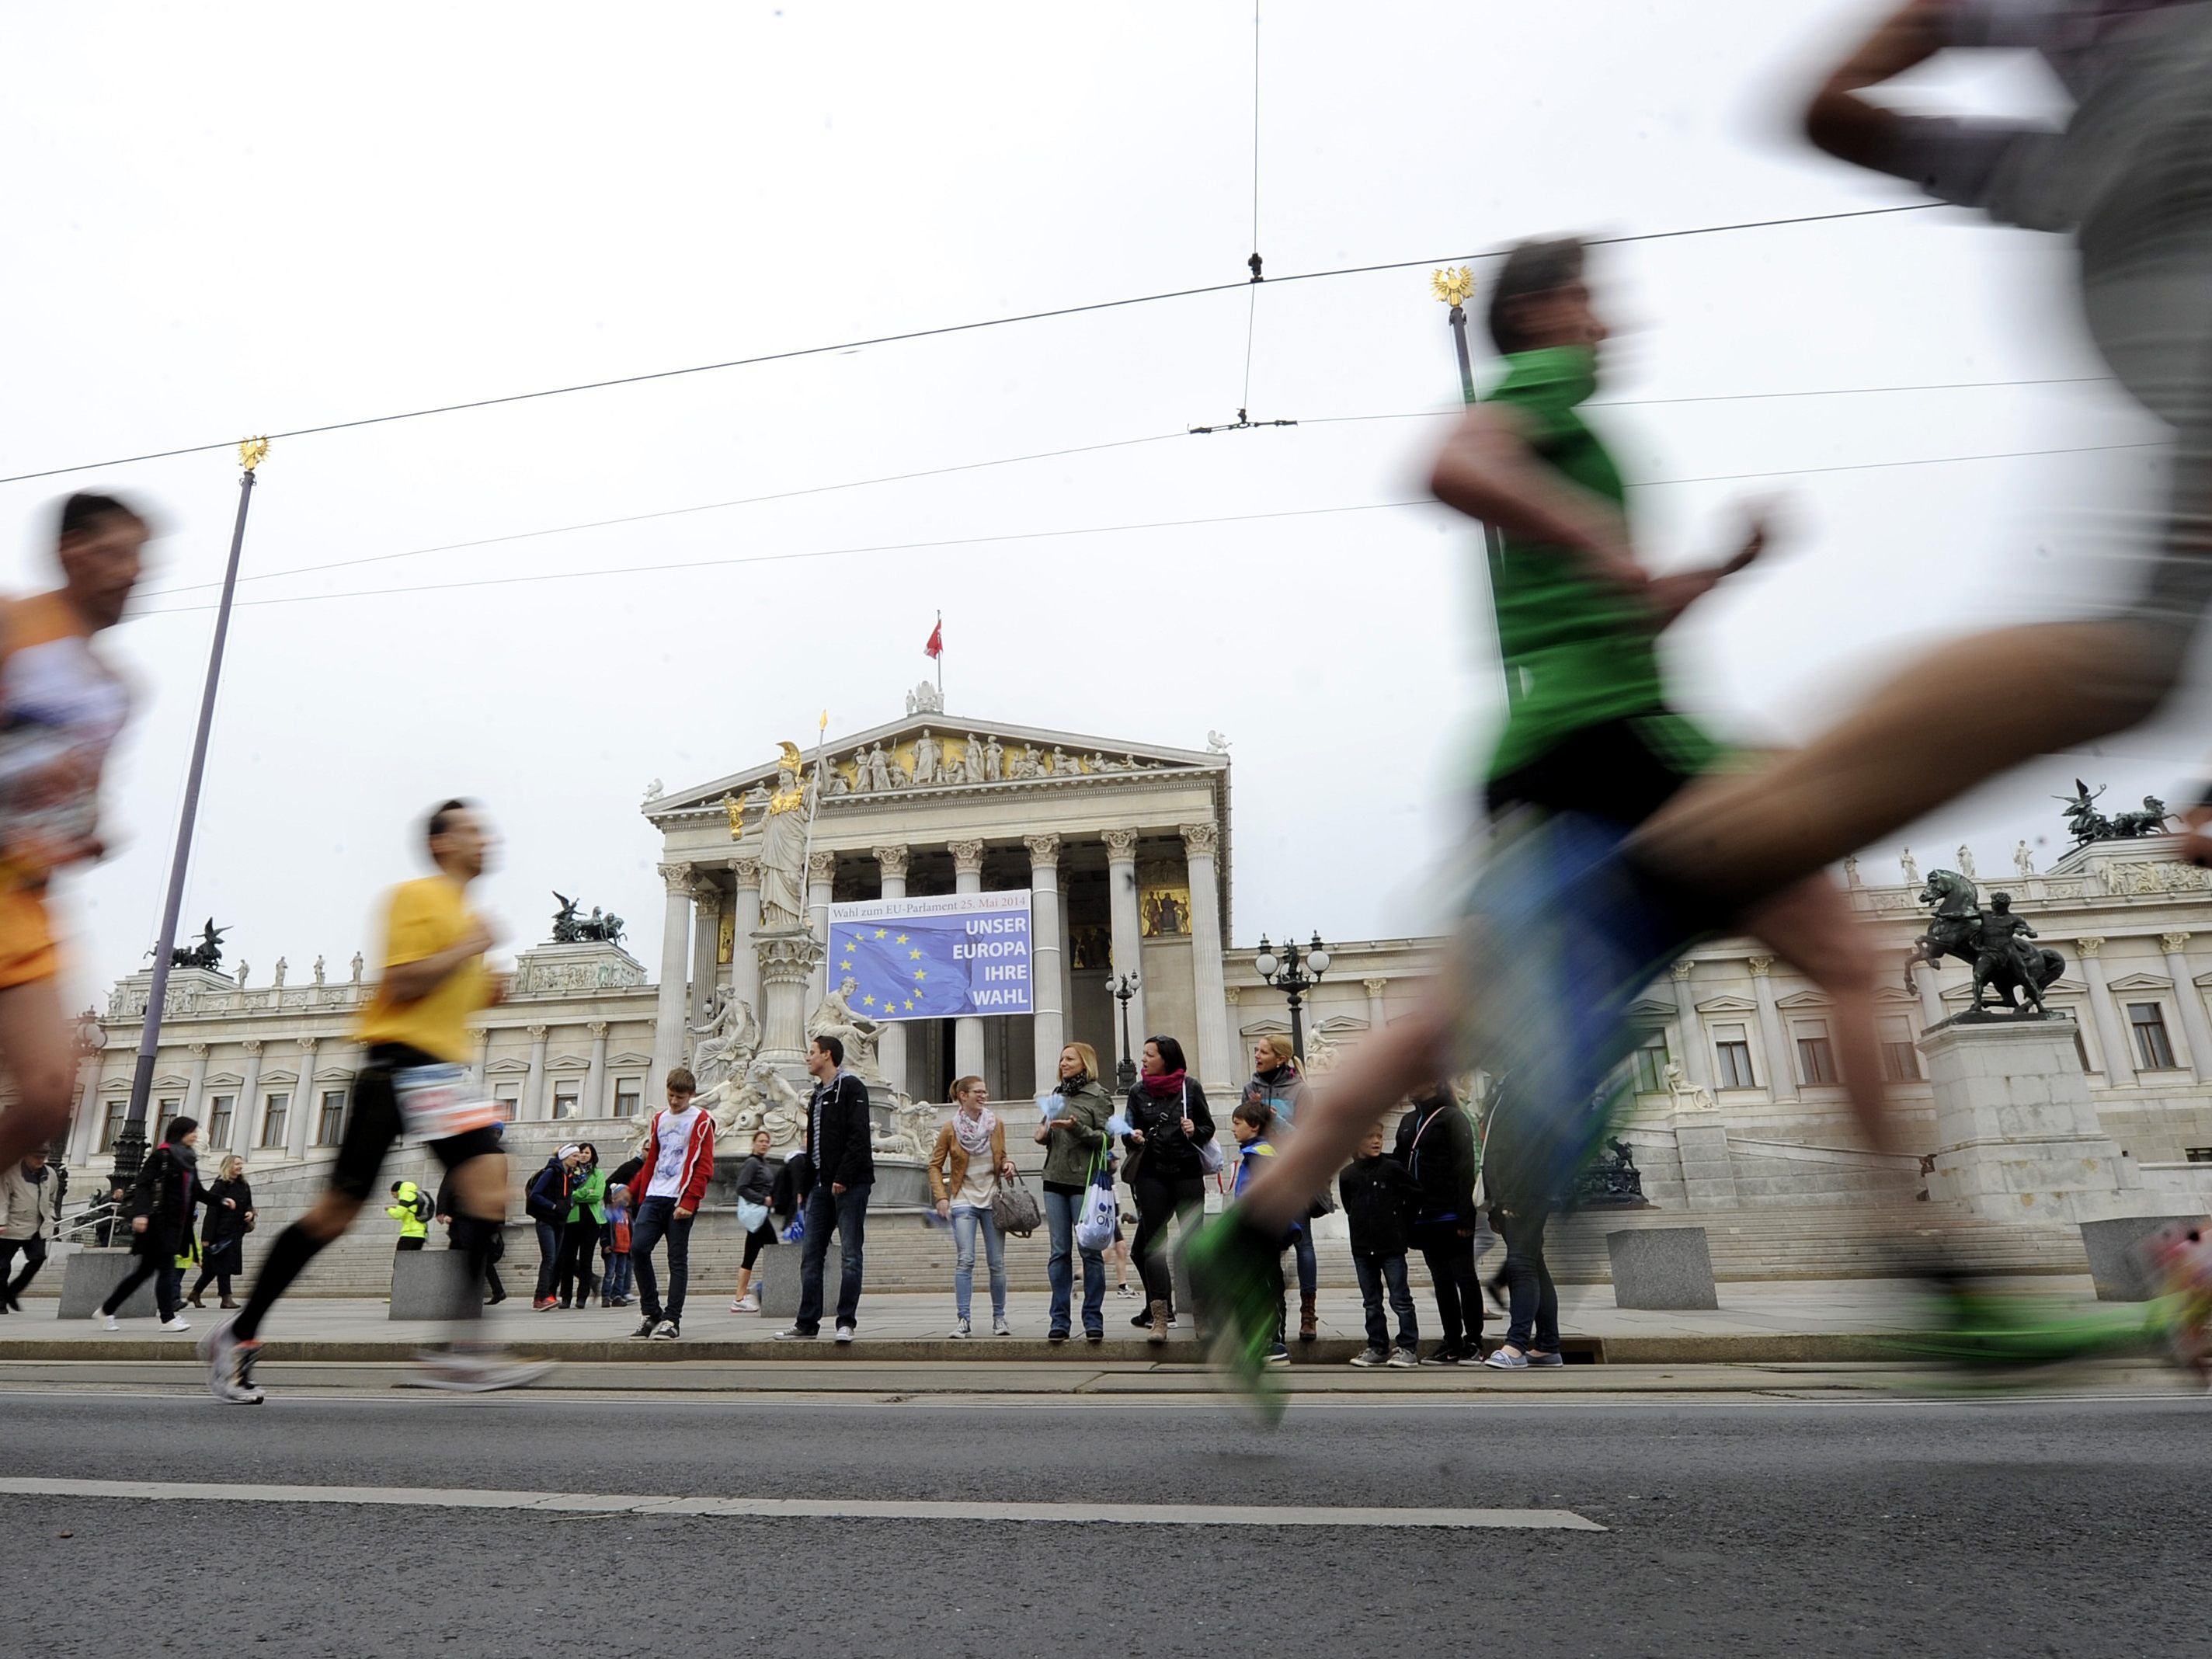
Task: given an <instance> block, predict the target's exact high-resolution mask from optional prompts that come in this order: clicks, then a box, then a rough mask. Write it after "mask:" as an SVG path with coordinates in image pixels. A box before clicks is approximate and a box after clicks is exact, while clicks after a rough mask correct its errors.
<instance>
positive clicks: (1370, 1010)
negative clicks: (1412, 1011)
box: [1359, 979, 1390, 1036]
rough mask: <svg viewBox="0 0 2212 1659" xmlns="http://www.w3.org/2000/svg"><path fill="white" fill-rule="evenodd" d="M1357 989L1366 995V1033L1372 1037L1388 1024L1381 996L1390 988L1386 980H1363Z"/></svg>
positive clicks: (1387, 1013) (1387, 1014)
mask: <svg viewBox="0 0 2212 1659" xmlns="http://www.w3.org/2000/svg"><path fill="white" fill-rule="evenodd" d="M1359 988H1360V989H1361V990H1363V991H1364V992H1366V993H1367V1033H1368V1035H1369V1036H1373V1035H1374V1034H1375V1033H1376V1032H1377V1031H1380V1030H1383V1028H1384V1027H1386V1026H1388V1025H1389V1023H1390V1015H1389V1011H1388V1010H1387V1009H1386V1008H1385V1007H1384V1006H1383V993H1384V992H1385V991H1387V990H1389V988H1390V981H1389V980H1387V979H1363V980H1361V981H1359Z"/></svg>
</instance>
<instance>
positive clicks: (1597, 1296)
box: [0, 1274, 2095, 1364]
mask: <svg viewBox="0 0 2212 1659" xmlns="http://www.w3.org/2000/svg"><path fill="white" fill-rule="evenodd" d="M1987 1282H1988V1283H1990V1285H1992V1286H1993V1287H1997V1288H2002V1287H2006V1286H2012V1287H2016V1288H2018V1289H2021V1290H2022V1291H2027V1292H2028V1293H2030V1294H2033V1295H2034V1296H2036V1297H2039V1298H2047V1299H2054V1300H2064V1301H2067V1302H2073V1303H2079V1304H2083V1305H2088V1304H2093V1302H2094V1300H2095V1293H2094V1291H2093V1287H2092V1285H2091V1284H2090V1281H2089V1279H2088V1277H2087V1275H2086V1274H2084V1275H2081V1276H2079V1277H2074V1278H2063V1277H2052V1276H2049V1275H2038V1276H2036V1277H2033V1278H2027V1279H2000V1280H1990V1281H1987ZM1417 1300H1418V1303H1419V1313H1420V1319H1421V1340H1422V1346H1423V1347H1424V1349H1425V1348H1427V1347H1428V1346H1431V1344H1433V1342H1434V1341H1435V1340H1436V1338H1437V1324H1436V1318H1435V1315H1436V1308H1435V1304H1434V1303H1433V1302H1431V1301H1430V1300H1429V1298H1428V1297H1425V1296H1421V1297H1418V1298H1417ZM1720 1300H1721V1306H1720V1307H1719V1308H1718V1309H1717V1310H1711V1311H1689V1312H1664V1313H1661V1312H1645V1311H1639V1310H1632V1309H1623V1308H1616V1307H1614V1306H1613V1291H1612V1287H1611V1286H1609V1285H1577V1286H1569V1287H1565V1288H1563V1289H1562V1290H1561V1291H1560V1315H1559V1324H1560V1330H1561V1334H1562V1338H1563V1343H1562V1346H1564V1348H1565V1351H1566V1353H1567V1357H1568V1358H1569V1360H1570V1362H1571V1363H1586V1362H1595V1363H1601V1364H1726V1363H1744V1364H1778V1363H1791V1362H1799V1363H1847V1362H1852V1361H1860V1360H1875V1359H1882V1358H1891V1357H1893V1356H1892V1354H1891V1352H1890V1349H1889V1346H1888V1341H1887V1339H1889V1338H1892V1337H1893V1336H1894V1335H1896V1334H1899V1333H1900V1332H1905V1331H1909V1330H1911V1329H1913V1328H1915V1327H1916V1324H1917V1321H1918V1318H1919V1315H1920V1309H1921V1298H1920V1293H1919V1290H1918V1287H1917V1286H1916V1285H1913V1284H1912V1283H1911V1282H1910V1281H1904V1280H1895V1279H1805V1280H1785V1281H1774V1280H1763V1281H1758V1282H1749V1283H1738V1284H1724V1285H1722V1286H1721V1287H1720ZM1141 1305H1142V1304H1139V1303H1138V1302H1137V1301H1134V1300H1133V1299H1125V1298H1121V1297H1113V1296H1109V1297H1107V1300H1106V1340H1105V1342H1104V1344H1103V1346H1102V1347H1099V1348H1093V1347H1091V1346H1090V1345H1089V1344H1087V1343H1085V1341H1083V1340H1082V1339H1081V1338H1080V1336H1079V1337H1078V1338H1077V1339H1076V1340H1074V1341H1073V1342H1070V1343H1068V1344H1066V1346H1061V1347H1054V1346H1049V1345H1048V1344H1047V1342H1046V1341H1045V1332H1046V1317H1047V1311H1048V1297H1047V1296H1046V1295H1045V1294H1044V1293H1043V1292H1042V1291H1017V1292H1015V1293H1013V1294H1012V1295H1011V1296H1010V1297H1008V1298H1007V1317H1008V1319H1009V1321H1010V1322H1011V1323H1012V1326H1013V1329H1014V1334H1013V1335H1012V1336H1011V1337H994V1336H992V1335H990V1334H989V1332H990V1303H989V1298H988V1297H987V1296H985V1295H982V1294H981V1293H980V1292H979V1294H978V1296H977V1297H976V1301H975V1329H976V1332H977V1334H976V1335H975V1336H973V1337H971V1338H969V1339H968V1340H954V1339H951V1337H949V1336H948V1335H947V1333H948V1332H949V1331H951V1328H952V1298H951V1294H950V1293H949V1291H935V1292H930V1293H927V1294H924V1293H918V1292H912V1291H896V1292H885V1293H881V1294H878V1295H872V1296H866V1297H863V1298H862V1300H861V1303H860V1340H858V1341H856V1342H854V1343H853V1344H851V1345H850V1346H840V1345H838V1344H836V1343H835V1342H833V1341H832V1340H830V1336H831V1332H830V1327H829V1325H828V1324H827V1323H825V1324H824V1325H823V1333H822V1335H821V1336H820V1337H819V1338H818V1339H817V1340H814V1341H811V1342H778V1341H775V1340H774V1337H775V1331H776V1329H777V1328H778V1327H779V1326H781V1324H782V1323H783V1321H781V1320H772V1319H763V1317H762V1316H759V1315H756V1314H732V1313H730V1312H729V1311H728V1308H729V1296H728V1293H727V1292H726V1291H717V1292H715V1293H713V1294H710V1295H707V1296H702V1297H695V1298H694V1299H693V1300H692V1302H691V1304H690V1307H689V1308H688V1309H687V1310H685V1314H684V1335H683V1337H682V1339H681V1340H678V1341H674V1342H654V1341H638V1340H633V1339H632V1337H631V1336H630V1333H631V1332H632V1331H633V1330H635V1328H636V1327H637V1323H638V1321H639V1318H640V1317H641V1316H640V1314H639V1312H638V1310H637V1309H636V1308H635V1306H632V1307H629V1308H596V1307H594V1308H586V1309H583V1310H565V1311H564V1310H557V1309H556V1310H552V1311H550V1312H546V1313H534V1312H532V1310H531V1309H530V1305H529V1304H528V1303H527V1302H526V1300H523V1299H522V1298H520V1297H511V1298H509V1300H508V1301H507V1302H506V1303H505V1304H502V1305H501V1307H499V1308H497V1309H493V1310H487V1319H486V1322H485V1326H484V1329H485V1332H486V1334H496V1335H498V1336H499V1337H501V1338H503V1339H505V1340H508V1341H511V1342H512V1343H513V1344H514V1345H515V1346H517V1347H518V1348H520V1349H523V1350H525V1351H527V1352H533V1353H544V1354H547V1355H550V1356H554V1357H556V1358H563V1359H568V1360H574V1361H578V1362H587V1361H595V1360H611V1359H617V1358H620V1359H630V1358H642V1359H647V1360H654V1361H659V1360H681V1359H687V1358H690V1359H747V1360H765V1359H775V1358H808V1359H811V1360H813V1361H815V1362H817V1363H821V1362H823V1361H825V1360H831V1359H834V1358H836V1357H838V1356H841V1355H842V1356H846V1357H849V1358H861V1359H870V1360H886V1359H896V1360H933V1359H934V1360H945V1361H953V1362H958V1363H961V1364H975V1363H978V1362H989V1361H994V1360H1012V1359H1020V1360H1027V1361H1036V1360H1041V1359H1048V1358H1055V1357H1063V1356H1064V1357H1066V1358H1070V1359H1090V1360H1097V1359H1100V1358H1115V1359H1147V1358H1165V1359H1168V1360H1170V1361H1175V1360H1184V1361H1191V1360H1195V1359H1196V1358H1197V1354H1196V1352H1195V1346H1196V1345H1195V1343H1194V1340H1193V1339H1192V1333H1191V1329H1190V1325H1189V1322H1188V1320H1185V1321H1183V1322H1182V1324H1181V1325H1179V1326H1178V1328H1176V1331H1175V1332H1174V1333H1173V1334H1172V1335H1171V1337H1170V1344H1169V1347H1168V1349H1167V1351H1166V1352H1165V1353H1164V1354H1161V1353H1159V1352H1158V1351H1156V1350H1153V1349H1152V1348H1151V1346H1149V1345H1148V1344H1147V1343H1146V1340H1145V1337H1144V1335H1143V1334H1142V1333H1141V1332H1139V1331H1138V1330H1136V1329H1134V1328H1132V1326H1131V1324H1130V1319H1131V1317H1132V1316H1133V1314H1134V1313H1135V1312H1136V1310H1138V1309H1139V1307H1140V1306H1141ZM57 1308H58V1303H57V1301H56V1300H55V1298H53V1297H36V1296H33V1297H29V1298H27V1299H26V1301H25V1303H24V1304H23V1311H22V1312H21V1314H14V1315H9V1316H6V1317H4V1318H0V1363H4V1362H8V1361H24V1360H46V1359H70V1360H83V1359H115V1360H132V1361H138V1360H147V1359H160V1358H178V1357H181V1356H183V1355H185V1354H188V1353H189V1352H190V1351H191V1346H192V1344H193V1342H194V1340H196V1339H197V1337H198V1335H199V1334H201V1333H203V1332H204V1331H205V1330H206V1329H207V1328H209V1327H210V1325H212V1324H213V1323H215V1322H217V1321H219V1320H222V1319H223V1318H226V1317H228V1316H227V1315H224V1314H222V1313H219V1312H217V1311H216V1310H215V1309H214V1308H213V1307H210V1308H209V1309H208V1310H206V1311H205V1312H201V1311H199V1310H194V1309H187V1310H185V1317H186V1318H188V1319H189V1320H191V1322H192V1327H193V1328H192V1330H191V1332H190V1333H188V1334H175V1335H172V1334H167V1333H164V1332H162V1331H161V1329H159V1328H158V1327H156V1326H155V1322H153V1321H152V1320H151V1319H126V1320H125V1321H124V1322H123V1328H122V1329H121V1330H119V1331H112V1332H111V1331H106V1330H103V1329H102V1328H100V1322H99V1321H98V1320H96V1319H81V1320H69V1321H64V1320H61V1319H58V1318H57V1317H56V1316H55V1315H56V1310H57ZM1320 1313H1321V1319H1320V1325H1321V1338H1320V1340H1318V1341H1316V1342H1313V1343H1310V1344H1309V1343H1300V1342H1297V1341H1295V1340H1294V1341H1293V1342H1292V1343H1291V1350H1292V1352H1293V1354H1294V1356H1295V1357H1296V1358H1298V1359H1301V1360H1306V1359H1310V1360H1315V1361H1333V1362H1335V1361H1342V1360H1344V1359H1347V1358H1350V1357H1351V1356H1352V1354H1354V1353H1356V1352H1358V1351H1359V1350H1360V1349H1361V1348H1363V1347H1364V1346H1366V1341H1365V1338H1364V1322H1363V1317H1362V1315H1361V1311H1360V1306H1359V1301H1358V1297H1356V1296H1354V1295H1351V1294H1349V1293H1346V1292H1340V1291H1322V1296H1321V1300H1320ZM386 1315H387V1308H386V1304H385V1303H383V1302H382V1301H370V1300H367V1299H359V1298H352V1297H313V1296H301V1297H292V1298H290V1299H288V1300H287V1301H285V1302H283V1303H282V1304H279V1306H278V1307H277V1310H276V1312H275V1313H274V1314H273V1315H271V1316H270V1320H269V1322H268V1324H267V1325H266V1326H264V1328H263V1332H262V1335H263V1338H264V1341H265V1342H266V1343H267V1345H268V1346H267V1351H266V1354H265V1357H266V1358H269V1359H270V1360H272V1361H276V1360H325V1361H342V1362H349V1363H375V1362H379V1361H394V1362H397V1361H401V1360H404V1359H407V1358H411V1357H412V1356H413V1354H414V1352H415V1350H416V1348H417V1347H418V1346H421V1345H422V1344H423V1343H424V1342H426V1341H429V1340H434V1339H435V1338H436V1337H438V1336H439V1335H440V1334H441V1333H442V1332H443V1330H444V1327H442V1326H440V1325H436V1324H435V1323H432V1322H426V1321H395V1320H392V1319H390V1318H388V1317H387V1316H386ZM1504 1330H1505V1322H1504V1319H1503V1318H1502V1317H1501V1316H1498V1313H1497V1311H1496V1310H1494V1309H1491V1310H1486V1316H1485V1321H1484V1327H1483V1332H1484V1336H1485V1338H1486V1345H1488V1344H1492V1343H1494V1342H1495V1341H1496V1340H1498V1338H1500V1337H1502V1336H1503V1335H1504Z"/></svg>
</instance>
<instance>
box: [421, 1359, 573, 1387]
mask: <svg viewBox="0 0 2212 1659" xmlns="http://www.w3.org/2000/svg"><path fill="white" fill-rule="evenodd" d="M552 1369H553V1362H552V1361H551V1360H550V1359H513V1358H508V1357H507V1355H505V1354H498V1353H462V1352H453V1351H448V1352H443V1353H426V1354H422V1355H420V1356H418V1358H417V1369H416V1373H415V1375H414V1376H413V1377H411V1378H410V1379H409V1380H410V1383H411V1385H412V1386H413V1387H416V1388H418V1389H444V1390H445V1391H446V1392H447V1393H448V1394H494V1393H496V1392H497V1391H499V1390H500V1389H526V1388H528V1387H529V1386H530V1385H531V1384H532V1383H535V1382H537V1381H538V1378H540V1377H542V1376H545V1375H546V1374H547V1373H549V1372H550V1371H551V1370H552Z"/></svg>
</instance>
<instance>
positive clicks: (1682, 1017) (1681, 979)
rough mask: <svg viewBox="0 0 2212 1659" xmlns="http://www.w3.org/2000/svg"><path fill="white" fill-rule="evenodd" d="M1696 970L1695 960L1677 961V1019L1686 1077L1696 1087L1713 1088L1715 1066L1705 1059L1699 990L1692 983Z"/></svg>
mask: <svg viewBox="0 0 2212 1659" xmlns="http://www.w3.org/2000/svg"><path fill="white" fill-rule="evenodd" d="M1696 970H1697V964H1696V963H1693V962H1678V963H1675V964H1674V1019H1675V1022H1676V1023H1677V1024H1679V1025H1680V1027H1681V1029H1682V1053H1681V1055H1680V1060H1681V1063H1682V1077H1683V1079H1684V1081H1686V1082H1687V1083H1689V1084H1691V1085H1692V1086H1694V1087H1696V1088H1699V1089H1705V1090H1710V1089H1711V1087H1712V1086H1713V1068H1712V1067H1711V1066H1708V1065H1707V1064H1706V1063H1705V1025H1704V1024H1703V1023H1702V1022H1700V1021H1699V1018H1698V994H1697V993H1696V992H1695V991H1694V990H1692V988H1691V986H1690V975H1692V973H1694V972H1695V971H1696Z"/></svg>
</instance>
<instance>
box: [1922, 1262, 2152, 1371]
mask: <svg viewBox="0 0 2212 1659" xmlns="http://www.w3.org/2000/svg"><path fill="white" fill-rule="evenodd" d="M1938 1297H1939V1301H1938V1304H1937V1308H1936V1315H1935V1317H1934V1319H1933V1320H1932V1322H1931V1324H1930V1328H1929V1329H1927V1330H1924V1331H1922V1332H1920V1333H1918V1334H1915V1335H1911V1336H1906V1337H1900V1338H1899V1339H1898V1341H1897V1345H1896V1346H1897V1349H1898V1352H1900V1353H1903V1354H1905V1355H1907V1356H1911V1357H1915V1358H1925V1359H1934V1360H1936V1361H1938V1362H1940V1363H1942V1364H1946V1365H1949V1366H1952V1367H1955V1368H1957V1369H1959V1370H1964V1371H1968V1372H1974V1373H1980V1374H1982V1375H1983V1376H1984V1377H1985V1378H1986V1377H1987V1376H1989V1375H1990V1373H1996V1372H2003V1371H2009V1370H2030V1369H2035V1368H2040V1367H2044V1366H2049V1365H2057V1364H2065V1363H2066V1362H2067V1361H2069V1360H2075V1359H2087V1358H2096V1357H2098V1356H2100V1355H2106V1354H2115V1353H2124V1352H2130V1351H2135V1352H2140V1351H2141V1350H2142V1349H2144V1348H2146V1347H2148V1346H2153V1345H2154V1344H2155V1343H2157V1342H2158V1341H2159V1340H2160V1337H2161V1335H2162V1334H2164V1333H2165V1332H2166V1329H2167V1328H2168V1327H2169V1326H2170V1324H2171V1323H2172V1318H2173V1316H2174V1315H2175V1313H2176V1312H2177V1311H2178V1305H2179V1304H2178V1298H2174V1297H2160V1298H2157V1299H2156V1300H2154V1301H2150V1302H2144V1303H2131V1304H2130V1303H2121V1304H2100V1305H2098V1306H2096V1307H2093V1308H2083V1307H2081V1306H2078V1305H2075V1304H2069V1303H2063V1302H2059V1301H2056V1300H2054V1299H2052V1298H2050V1297H2036V1296H2021V1295H2016V1294H2011V1293H2007V1292H2000V1291H1989V1290H1985V1289H1983V1288H1981V1287H1980V1286H1978V1285H1975V1284H1974V1283H1972V1281H1971V1280H1966V1279H1954V1280H1951V1281H1949V1282H1947V1283H1945V1284H1943V1285H1941V1286H1940V1287H1939V1289H1938Z"/></svg>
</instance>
